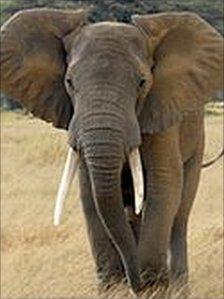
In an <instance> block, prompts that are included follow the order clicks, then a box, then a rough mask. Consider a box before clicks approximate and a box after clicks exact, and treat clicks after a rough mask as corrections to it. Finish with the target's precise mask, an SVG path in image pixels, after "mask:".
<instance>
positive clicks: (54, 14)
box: [0, 9, 85, 129]
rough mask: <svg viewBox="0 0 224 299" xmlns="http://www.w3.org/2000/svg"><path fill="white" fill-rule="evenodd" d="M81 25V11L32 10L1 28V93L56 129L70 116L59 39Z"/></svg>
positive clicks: (83, 20)
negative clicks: (18, 102) (15, 100)
mask: <svg viewBox="0 0 224 299" xmlns="http://www.w3.org/2000/svg"><path fill="white" fill-rule="evenodd" d="M84 23H85V12H84V11H83V10H78V11H74V12H73V11H63V10H53V9H32V10H24V11H21V12H19V13H17V14H15V15H14V16H13V17H11V18H10V19H9V20H8V21H7V22H6V23H5V24H3V26H2V27H1V56H0V62H1V90H2V91H3V92H4V93H5V94H7V95H9V96H10V97H11V98H14V99H17V100H18V101H20V102H21V103H22V105H23V106H25V107H26V108H27V109H28V110H29V111H31V112H32V113H33V114H34V115H35V116H37V117H39V118H42V119H43V120H45V121H47V122H52V123H53V125H54V126H55V127H59V128H64V129H67V128H68V124H69V121H70V119H71V116H72V114H73V107H72V104H71V101H70V99H69V97H68V95H67V93H66V90H65V87H64V75H65V71H66V53H65V50H64V45H63V42H62V39H63V38H64V37H65V36H66V35H67V34H69V33H71V32H72V31H74V30H77V29H78V28H79V27H81V26H82V25H84Z"/></svg>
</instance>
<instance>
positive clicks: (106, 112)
mask: <svg viewBox="0 0 224 299" xmlns="http://www.w3.org/2000/svg"><path fill="white" fill-rule="evenodd" d="M82 15H83V13H82V12H77V15H76V14H72V13H69V12H63V13H61V12H58V11H51V10H46V11H44V10H36V11H28V12H24V14H23V13H21V14H19V15H18V16H17V17H16V18H14V19H12V20H11V21H10V22H9V23H8V24H6V25H5V27H4V28H3V32H4V34H3V35H2V36H3V37H2V53H3V54H2V56H1V63H2V67H3V76H2V78H3V79H2V86H3V90H4V91H5V92H6V93H7V92H8V93H9V94H10V95H11V96H13V97H16V98H20V99H21V101H22V102H23V103H24V104H25V105H26V106H27V107H28V109H30V110H31V111H32V112H33V113H34V114H35V115H37V116H39V117H40V118H43V119H45V120H47V121H53V123H54V125H55V126H58V127H62V128H67V127H68V124H69V130H68V131H69V144H70V146H71V147H72V148H73V149H74V150H75V151H76V152H77V153H78V154H79V156H80V160H81V165H80V187H81V199H82V204H83V210H84V214H85V219H86V223H87V228H88V235H89V240H90V244H91V249H92V254H93V257H94V260H95V263H96V270H97V275H98V278H99V283H100V285H101V286H102V287H103V288H107V287H108V286H109V285H110V284H112V283H113V282H116V281H119V280H120V279H122V278H123V277H125V275H126V277H127V279H128V283H129V285H130V286H131V288H132V290H133V291H134V292H137V291H138V290H139V289H141V288H142V287H144V285H152V284H153V283H155V282H157V281H158V280H159V282H161V283H163V284H165V285H166V284H167V282H168V279H169V270H171V271H170V273H171V277H172V278H173V279H174V280H176V279H178V278H180V277H184V278H187V268H188V266H187V264H188V262H187V237H186V236H187V224H188V217H189V213H190V210H191V207H192V203H193V199H194V197H195V193H196V190H197V186H198V181H199V176H200V171H201V161H202V155H203V148H204V123H203V105H204V101H205V99H207V98H208V95H209V94H211V92H212V91H215V88H216V82H217V81H218V78H219V75H218V71H219V69H220V66H221V65H222V63H221V61H222V57H221V56H222V54H220V53H221V52H220V51H221V50H220V49H221V47H220V45H221V43H222V38H221V37H220V36H219V34H218V33H217V32H215V31H214V30H213V29H212V27H210V26H209V25H208V24H206V23H205V22H204V21H203V20H201V19H199V18H198V16H196V15H194V14H190V13H189V14H188V13H186V14H184V13H183V14H178V13H177V14H175V13H174V14H170V13H168V14H159V15H155V16H152V17H151V16H145V17H144V16H143V17H139V18H137V19H135V18H134V23H135V22H137V26H136V24H135V25H128V24H121V23H111V22H105V23H99V24H92V25H86V24H83V21H82V20H83V16H82ZM24 28H26V30H25V29H24ZM22 50H23V51H22ZM65 58H66V60H67V63H65ZM46 66H47V67H46ZM15 71H17V73H15ZM14 74H15V75H14ZM32 76H33V77H32ZM30 78H31V79H30ZM63 81H65V86H66V89H67V93H66V92H65V90H63V88H64V84H63ZM67 94H68V95H69V97H67V98H66V96H67ZM73 111H74V113H73ZM71 117H72V118H71ZM138 147H139V149H140V153H141V157H142V163H143V169H144V181H145V182H144V183H145V200H144V208H143V211H142V213H141V214H140V215H139V216H137V215H135V214H134V213H133V208H134V207H133V202H134V198H133V185H132V180H131V174H130V169H129V166H128V163H127V160H128V156H129V154H130V153H131V151H132V150H133V149H136V148H138ZM124 205H125V209H124ZM125 210H126V213H125ZM168 252H170V254H171V261H170V265H168V264H167V256H168Z"/></svg>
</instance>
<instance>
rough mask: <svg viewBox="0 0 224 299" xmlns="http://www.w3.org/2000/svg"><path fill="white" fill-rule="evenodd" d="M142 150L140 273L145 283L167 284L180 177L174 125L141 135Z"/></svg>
mask: <svg viewBox="0 0 224 299" xmlns="http://www.w3.org/2000/svg"><path fill="white" fill-rule="evenodd" d="M141 152H142V158H143V163H144V167H145V171H146V201H145V206H144V210H143V216H142V223H141V232H140V240H139V260H140V267H141V273H142V278H143V280H144V281H145V283H146V284H149V285H153V284H155V283H156V284H157V283H159V284H162V285H165V286H166V285H167V284H168V282H169V271H168V263H167V252H168V248H169V244H170V236H171V229H172V226H173V221H174V218H175V215H176V213H177V209H178V206H179V204H180V200H181V191H182V179H183V176H182V175H183V166H182V161H181V155H180V149H179V144H178V130H177V128H175V127H173V128H171V129H169V130H167V131H164V132H163V133H158V134H154V135H153V136H151V137H150V136H147V135H146V136H144V138H143V144H142V148H141Z"/></svg>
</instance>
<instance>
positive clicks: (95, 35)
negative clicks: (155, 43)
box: [84, 22, 144, 46]
mask: <svg viewBox="0 0 224 299" xmlns="http://www.w3.org/2000/svg"><path fill="white" fill-rule="evenodd" d="M84 34H85V37H86V38H88V39H91V40H93V39H97V40H108V39H111V40H112V39H113V40H114V41H118V42H119V43H121V44H122V43H125V42H127V41H128V42H131V43H134V44H138V45H139V46H143V45H144V38H143V37H142V34H141V33H140V32H139V29H138V28H137V27H135V26H133V25H131V24H125V23H118V22H100V23H96V24H91V25H89V26H86V28H85V32H84Z"/></svg>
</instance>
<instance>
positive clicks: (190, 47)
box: [132, 13, 223, 133]
mask: <svg viewBox="0 0 224 299" xmlns="http://www.w3.org/2000/svg"><path fill="white" fill-rule="evenodd" d="M132 20H133V23H134V24H135V25H136V26H137V27H139V28H140V30H141V31H142V32H143V33H145V34H146V37H147V39H148V46H149V55H153V60H154V67H153V70H152V72H153V80H154V83H153V86H152V89H151V91H150V93H149V96H148V98H147V99H146V102H145V107H144V108H143V110H142V113H141V115H140V126H141V128H142V132H143V133H153V132H158V131H160V130H164V129H166V128H168V127H169V126H171V125H173V124H174V123H175V122H177V121H179V120H181V119H182V117H183V115H184V114H185V113H188V112H190V111H199V110H201V109H202V108H203V105H204V104H205V103H206V102H208V101H209V100H210V99H211V97H212V95H214V94H215V92H217V91H219V90H222V89H223V87H222V84H223V38H222V36H221V35H220V34H219V33H218V32H217V31H216V30H215V29H214V28H213V27H211V26H210V25H209V24H208V23H207V22H206V21H204V20H203V19H201V18H200V17H199V16H198V15H196V14H194V13H159V14H155V15H145V16H133V19H132Z"/></svg>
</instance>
